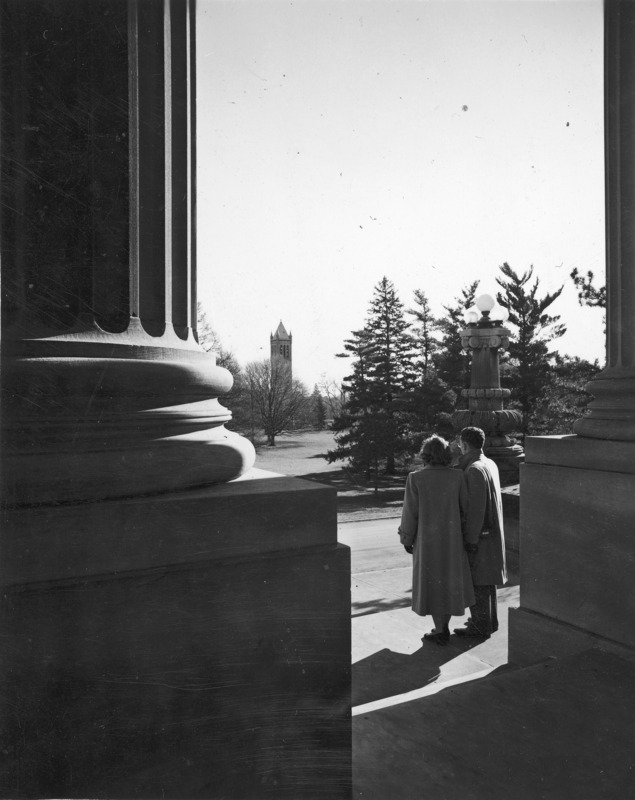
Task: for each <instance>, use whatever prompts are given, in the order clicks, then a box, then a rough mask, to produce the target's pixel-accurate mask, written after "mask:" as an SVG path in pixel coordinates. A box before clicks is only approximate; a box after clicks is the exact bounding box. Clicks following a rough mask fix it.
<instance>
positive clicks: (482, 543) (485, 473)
mask: <svg viewBox="0 0 635 800" xmlns="http://www.w3.org/2000/svg"><path fill="white" fill-rule="evenodd" d="M460 443H461V453H462V456H461V459H460V461H459V467H460V468H461V469H462V470H463V473H464V475H465V482H466V484H467V492H468V502H467V514H466V516H465V519H464V530H463V538H464V541H465V549H466V550H467V554H468V559H469V562H470V571H471V573H472V582H473V584H474V598H475V602H474V605H473V606H470V612H471V619H470V620H469V621H468V623H467V625H466V626H465V627H464V628H459V629H458V630H456V631H455V633H456V634H457V636H480V637H484V638H489V637H490V636H491V634H492V633H494V632H495V631H497V630H498V613H497V602H496V586H497V585H499V586H500V585H501V584H503V583H505V582H506V581H507V569H506V565H505V534H504V530H503V502H502V498H501V488H500V478H499V475H498V467H497V466H496V464H495V462H494V461H492V460H491V459H490V458H487V457H486V456H485V455H484V454H483V445H484V443H485V434H484V432H483V431H482V430H481V429H480V428H474V427H469V428H463V430H462V431H461V438H460Z"/></svg>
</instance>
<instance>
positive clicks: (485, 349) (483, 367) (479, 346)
mask: <svg viewBox="0 0 635 800" xmlns="http://www.w3.org/2000/svg"><path fill="white" fill-rule="evenodd" d="M494 306H495V301H494V298H493V297H491V296H490V295H488V294H483V295H481V296H480V297H478V298H477V300H476V308H477V309H478V311H480V312H481V316H480V319H479V316H478V313H477V311H475V310H473V309H470V310H469V311H468V312H467V314H466V322H467V326H466V327H465V328H464V329H463V330H462V331H461V344H462V345H463V347H464V348H465V349H466V350H471V351H472V372H471V377H470V388H469V389H463V391H462V392H461V394H462V396H463V397H467V398H468V408H467V409H461V410H459V411H455V412H454V414H453V415H452V420H453V423H454V426H455V428H456V430H457V431H460V430H461V428H464V427H466V426H467V425H475V426H476V427H478V428H482V429H483V431H484V432H485V448H484V450H485V453H486V455H487V456H489V458H492V459H493V460H494V461H496V462H497V463H498V465H499V467H500V468H501V470H502V471H504V472H506V473H508V474H509V473H510V472H513V473H514V474H515V476H516V478H517V477H518V466H519V463H520V461H521V460H522V458H523V457H524V452H523V448H522V447H521V446H520V445H518V444H515V443H514V441H513V440H512V439H510V437H509V434H510V433H511V432H513V431H514V430H517V429H518V427H519V425H520V423H521V414H520V412H518V411H511V410H508V409H504V408H503V400H504V399H505V398H506V397H509V395H510V390H509V389H503V388H501V383H500V369H499V361H498V354H499V351H504V350H506V349H507V347H509V337H510V335H511V332H510V331H509V330H508V329H507V328H505V327H503V319H502V316H503V313H505V314H506V312H505V309H501V308H500V307H498V308H497V309H496V310H495V312H494V313H495V316H496V317H498V319H492V318H490V315H491V312H492V309H494ZM501 312H503V313H501Z"/></svg>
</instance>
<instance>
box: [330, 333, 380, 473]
mask: <svg viewBox="0 0 635 800" xmlns="http://www.w3.org/2000/svg"><path fill="white" fill-rule="evenodd" d="M344 350H345V351H346V352H344V353H338V354H337V357H338V358H349V357H352V358H353V359H354V360H353V365H352V366H353V371H352V373H351V374H350V375H348V376H346V377H345V378H344V380H343V382H342V389H343V394H344V396H345V400H344V402H343V403H342V407H341V411H340V413H339V414H337V415H336V416H335V417H334V419H333V431H334V433H335V443H336V445H337V447H336V449H335V450H329V451H328V453H327V457H328V460H329V462H330V463H332V462H333V461H338V460H341V459H348V460H349V462H350V465H351V467H352V469H353V470H354V471H363V472H364V474H365V475H366V479H367V480H370V476H371V467H372V464H373V441H372V436H371V425H370V423H368V421H367V418H368V417H370V416H371V415H372V410H373V395H372V388H371V385H370V381H369V377H368V369H369V363H370V357H371V354H372V352H373V346H372V344H371V343H370V341H369V338H368V335H367V332H366V330H365V329H363V328H362V329H361V330H358V331H352V338H350V339H346V341H345V342H344Z"/></svg>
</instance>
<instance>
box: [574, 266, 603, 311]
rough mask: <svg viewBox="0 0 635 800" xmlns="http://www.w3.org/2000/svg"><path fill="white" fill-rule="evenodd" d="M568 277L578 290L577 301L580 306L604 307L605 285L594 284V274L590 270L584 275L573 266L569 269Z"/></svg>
mask: <svg viewBox="0 0 635 800" xmlns="http://www.w3.org/2000/svg"><path fill="white" fill-rule="evenodd" d="M570 277H571V280H572V281H573V285H574V286H575V288H576V289H577V291H578V302H579V303H580V305H581V306H596V307H598V308H606V286H596V285H595V284H594V283H593V281H594V280H595V275H594V274H593V273H592V272H591V270H589V271H588V272H587V274H586V276H584V275H580V273H579V272H578V270H577V268H575V269H573V270H572V271H571V275H570Z"/></svg>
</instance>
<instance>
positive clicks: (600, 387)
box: [574, 0, 635, 441]
mask: <svg viewBox="0 0 635 800" xmlns="http://www.w3.org/2000/svg"><path fill="white" fill-rule="evenodd" d="M634 41H635V4H633V3H631V2H624V1H623V0H607V2H606V3H605V56H604V57H605V101H604V102H605V159H606V170H605V171H606V263H607V267H606V269H607V274H606V285H607V310H606V331H607V366H606V368H605V369H604V370H603V371H602V372H601V373H599V375H598V376H597V377H596V378H595V379H594V380H592V381H591V382H590V383H589V384H588V385H587V390H588V391H589V392H590V393H591V394H592V395H593V396H594V399H593V400H592V401H591V403H590V404H589V409H590V414H589V415H588V416H586V417H584V418H582V419H580V420H578V421H577V422H576V423H575V426H574V431H575V432H576V433H577V434H579V435H580V436H586V437H591V438H596V439H612V440H622V441H635V106H634V105H633V102H632V97H633V93H634V92H635V47H633V42H634Z"/></svg>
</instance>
